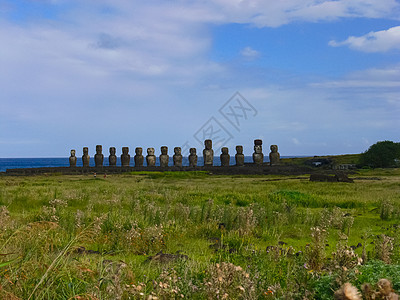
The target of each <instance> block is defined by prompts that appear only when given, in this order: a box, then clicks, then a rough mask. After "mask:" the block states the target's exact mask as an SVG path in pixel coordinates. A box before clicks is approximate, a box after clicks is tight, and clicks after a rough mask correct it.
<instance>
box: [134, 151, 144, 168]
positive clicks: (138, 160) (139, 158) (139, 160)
mask: <svg viewBox="0 0 400 300" xmlns="http://www.w3.org/2000/svg"><path fill="white" fill-rule="evenodd" d="M135 153H136V154H135V157H134V159H135V167H142V166H143V162H144V156H143V149H142V148H141V147H137V148H136V149H135Z"/></svg>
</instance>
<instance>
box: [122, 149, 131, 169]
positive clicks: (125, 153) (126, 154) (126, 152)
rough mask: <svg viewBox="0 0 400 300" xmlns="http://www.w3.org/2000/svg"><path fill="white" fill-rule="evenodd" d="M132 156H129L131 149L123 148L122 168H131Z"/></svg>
mask: <svg viewBox="0 0 400 300" xmlns="http://www.w3.org/2000/svg"><path fill="white" fill-rule="evenodd" d="M130 162H131V156H130V155H129V147H122V154H121V167H129V163H130Z"/></svg>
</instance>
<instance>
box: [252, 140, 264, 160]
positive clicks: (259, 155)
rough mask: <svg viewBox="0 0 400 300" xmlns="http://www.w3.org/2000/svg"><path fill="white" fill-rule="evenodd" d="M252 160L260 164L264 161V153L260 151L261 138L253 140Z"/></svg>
mask: <svg viewBox="0 0 400 300" xmlns="http://www.w3.org/2000/svg"><path fill="white" fill-rule="evenodd" d="M253 162H254V163H255V164H256V165H262V164H263V162H264V154H263V153H262V140H254V153H253Z"/></svg>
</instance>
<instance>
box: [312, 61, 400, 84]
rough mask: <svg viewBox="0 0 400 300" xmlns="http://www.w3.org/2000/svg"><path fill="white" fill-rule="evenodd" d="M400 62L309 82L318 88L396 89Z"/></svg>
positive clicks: (399, 74) (399, 82)
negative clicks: (334, 78) (321, 80)
mask: <svg viewBox="0 0 400 300" xmlns="http://www.w3.org/2000/svg"><path fill="white" fill-rule="evenodd" d="M399 78H400V64H397V65H393V66H390V67H387V68H371V69H368V70H362V71H357V72H353V73H351V74H348V75H347V76H346V77H344V78H341V79H339V80H332V81H326V82H318V83H312V84H310V85H311V86H313V87H318V88H349V89H354V88H364V89H365V88H367V89H371V88H374V89H380V90H382V89H389V90H390V89H397V88H400V81H399Z"/></svg>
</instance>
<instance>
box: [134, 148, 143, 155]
mask: <svg viewBox="0 0 400 300" xmlns="http://www.w3.org/2000/svg"><path fill="white" fill-rule="evenodd" d="M135 153H136V155H142V153H143V149H142V148H141V147H137V148H136V149H135Z"/></svg>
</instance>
